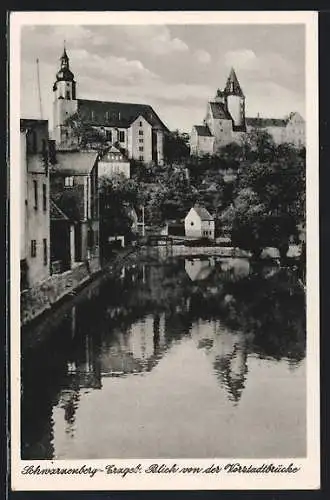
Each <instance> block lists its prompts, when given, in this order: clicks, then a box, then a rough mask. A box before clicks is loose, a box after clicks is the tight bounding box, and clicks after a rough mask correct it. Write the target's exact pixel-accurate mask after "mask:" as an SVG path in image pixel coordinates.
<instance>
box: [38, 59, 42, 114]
mask: <svg viewBox="0 0 330 500" xmlns="http://www.w3.org/2000/svg"><path fill="white" fill-rule="evenodd" d="M37 78H38V93H39V107H40V119H41V120H42V100H41V89H40V73H39V59H37Z"/></svg>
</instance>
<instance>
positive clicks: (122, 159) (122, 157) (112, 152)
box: [100, 146, 129, 163]
mask: <svg viewBox="0 0 330 500" xmlns="http://www.w3.org/2000/svg"><path fill="white" fill-rule="evenodd" d="M110 155H116V158H112V157H111V156H110ZM119 156H120V159H119ZM100 161H101V162H113V161H115V162H125V163H127V162H128V161H129V160H128V158H127V157H126V155H124V153H122V152H121V151H120V149H118V148H116V147H115V146H111V148H110V149H108V150H107V151H105V153H104V155H103V156H101V158H100Z"/></svg>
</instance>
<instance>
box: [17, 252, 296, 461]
mask: <svg viewBox="0 0 330 500" xmlns="http://www.w3.org/2000/svg"><path fill="white" fill-rule="evenodd" d="M249 272H250V269H249V263H248V261H246V260H244V259H226V260H225V259H221V258H218V257H216V258H212V259H209V258H207V259H199V258H193V259H185V258H182V259H181V260H176V261H174V260H173V261H171V262H169V263H164V264H162V265H160V264H159V263H157V262H156V263H153V262H152V263H150V262H143V263H142V264H137V263H134V262H133V263H131V264H127V265H126V266H125V269H124V270H121V272H120V273H119V274H118V276H115V277H113V278H111V279H109V280H108V282H107V283H106V284H105V285H104V286H102V287H99V288H97V287H95V288H94V289H93V291H90V292H88V291H86V293H85V298H83V299H82V300H80V301H77V302H76V303H75V305H73V306H72V307H71V308H69V309H68V310H67V311H66V313H65V314H64V315H62V316H61V320H60V321H58V323H57V324H55V323H54V324H55V326H46V327H45V328H49V329H50V330H52V331H51V335H49V340H47V341H45V342H44V343H43V344H42V345H40V347H38V348H37V349H30V350H28V351H26V352H25V354H24V355H23V356H22V381H23V385H22V404H21V410H22V418H21V420H22V458H24V459H46V458H52V457H53V456H54V445H53V437H54V436H53V425H54V422H53V419H54V417H56V415H55V413H54V412H55V410H57V411H58V412H59V414H60V415H61V417H60V418H61V419H63V420H62V422H63V421H64V424H65V431H66V432H67V433H68V435H70V436H74V433H75V429H76V426H77V414H78V410H79V405H80V404H81V400H82V398H83V397H84V393H85V392H89V391H94V390H100V389H102V382H103V379H104V378H111V377H131V376H135V375H137V376H139V375H140V376H143V375H145V374H147V373H149V372H151V371H152V370H153V369H154V368H156V367H157V366H158V365H159V363H160V362H161V360H162V358H163V357H164V356H166V354H167V353H168V352H169V350H170V349H173V348H174V347H175V345H176V344H177V343H180V342H181V340H182V339H183V337H191V338H192V339H193V340H194V342H195V344H196V346H197V347H198V349H202V350H203V351H204V352H205V353H206V355H207V358H208V359H209V362H210V365H211V367H212V372H213V374H214V377H215V378H216V380H217V381H218V384H219V386H220V387H221V389H222V390H224V391H225V394H226V397H227V399H228V400H229V401H230V402H231V403H232V404H238V403H239V402H240V400H241V398H242V395H243V393H244V388H245V385H246V380H247V376H248V362H247V361H248V352H254V353H257V354H258V355H259V354H260V355H261V354H262V353H265V354H267V355H271V356H273V357H274V358H275V359H281V358H282V357H284V356H287V357H288V358H289V360H290V359H291V358H292V359H293V360H297V361H299V360H300V359H303V358H304V353H305V350H304V339H305V333H304V332H305V328H304V321H303V320H302V319H301V311H302V308H301V303H300V301H299V300H300V299H299V300H298V299H296V298H295V296H293V295H292V296H289V295H288V294H287V293H285V294H283V292H282V288H283V290H284V291H286V290H287V288H288V286H287V284H286V282H284V278H283V277H281V276H279V277H277V275H275V276H274V278H272V277H271V278H268V279H267V280H266V279H265V278H262V279H261V278H260V277H259V275H258V276H256V277H255V278H254V281H253V282H252V280H251V279H250V277H249ZM267 276H268V275H267ZM280 278H281V283H284V284H283V285H281V286H282V288H280V287H279V285H278V284H277V281H275V279H276V280H279V279H280ZM272 280H273V281H272ZM250 283H251V284H250ZM262 286H263V287H264V288H262ZM276 287H277V288H276ZM277 289H279V292H276V290H277ZM253 291H254V294H253V293H252V292H253ZM268 291H271V292H272V295H270V293H267V292H268ZM213 292H214V293H213ZM275 292H276V294H275ZM258 294H259V295H260V296H261V297H262V301H261V300H260V299H259V295H258ZM267 297H270V298H269V299H267ZM265 298H266V299H265ZM275 299H276V300H275ZM286 304H287V305H286ZM201 318H203V319H201ZM288 318H289V320H290V321H289V322H288ZM233 320H234V321H233ZM279 326H283V328H279ZM251 332H252V338H253V340H252V341H250V340H249V341H248V340H247V338H248V336H247V333H249V334H250V333H251ZM281 332H282V333H281ZM33 333H35V336H36V337H38V336H40V337H41V336H42V332H41V331H40V332H39V331H37V330H36V331H35V332H33ZM290 339H291V340H290ZM290 366H291V365H290ZM294 366H296V365H295V364H294V362H292V369H294Z"/></svg>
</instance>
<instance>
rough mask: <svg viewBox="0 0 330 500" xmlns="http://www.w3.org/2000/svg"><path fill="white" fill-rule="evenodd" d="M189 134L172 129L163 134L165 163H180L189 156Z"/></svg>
mask: <svg viewBox="0 0 330 500" xmlns="http://www.w3.org/2000/svg"><path fill="white" fill-rule="evenodd" d="M189 154H190V150H189V135H188V134H186V133H183V132H180V131H179V130H174V132H170V133H169V134H167V135H166V136H165V141H164V159H165V161H166V162H167V163H170V164H172V163H175V162H178V163H180V162H181V161H184V160H186V159H187V158H188V157H189Z"/></svg>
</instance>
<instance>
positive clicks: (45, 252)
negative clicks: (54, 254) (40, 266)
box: [42, 238, 48, 266]
mask: <svg viewBox="0 0 330 500" xmlns="http://www.w3.org/2000/svg"><path fill="white" fill-rule="evenodd" d="M42 242H43V247H44V266H47V264H48V249H47V239H46V238H44V239H43V240H42Z"/></svg>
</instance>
